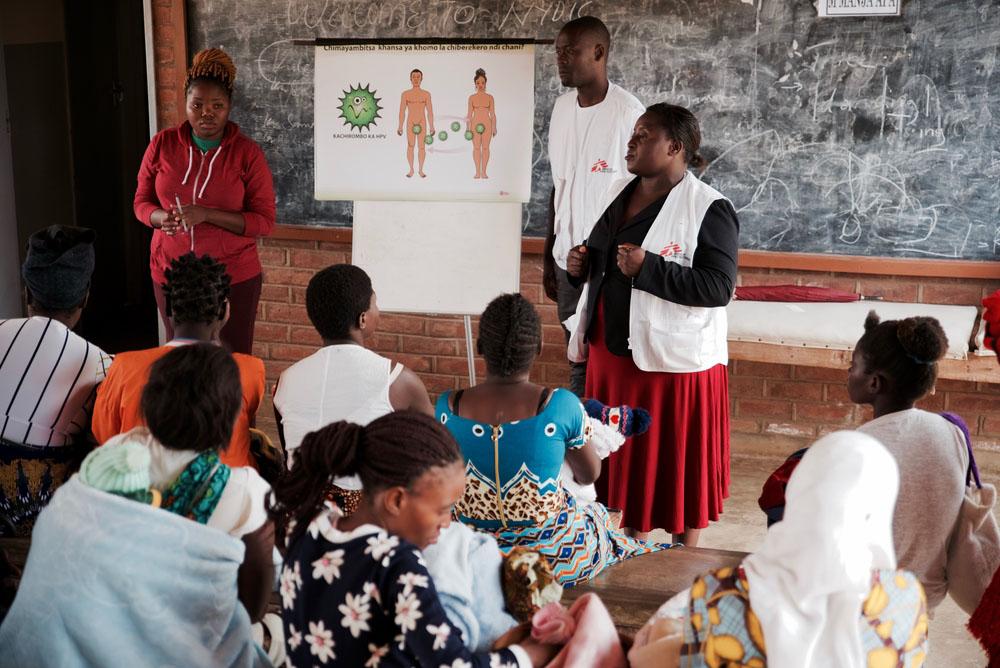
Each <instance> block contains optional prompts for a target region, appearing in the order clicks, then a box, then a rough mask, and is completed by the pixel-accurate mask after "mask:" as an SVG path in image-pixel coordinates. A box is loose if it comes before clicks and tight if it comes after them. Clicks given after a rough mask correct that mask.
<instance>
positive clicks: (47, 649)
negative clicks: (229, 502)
mask: <svg viewBox="0 0 1000 668" xmlns="http://www.w3.org/2000/svg"><path fill="white" fill-rule="evenodd" d="M243 554H244V546H243V543H242V542H241V541H239V540H237V539H235V538H232V537H231V536H228V535H227V534H226V533H224V532H222V531H219V530H218V529H213V528H210V527H206V526H202V525H201V524H198V523H196V522H192V521H190V520H188V519H185V518H183V517H180V516H178V515H175V514H173V513H169V512H166V511H164V510H159V509H157V508H153V507H151V506H148V505H143V504H141V503H138V502H136V501H131V500H129V499H125V498H122V497H119V496H115V495H112V494H108V493H106V492H102V491H100V490H97V489H94V488H92V487H88V486H87V485H85V484H83V483H82V482H80V480H79V479H78V478H77V477H76V476H74V477H73V478H71V479H70V480H69V482H67V483H66V484H65V485H63V486H62V487H60V488H59V489H58V490H57V491H56V493H55V495H54V496H53V497H52V502H51V503H50V504H49V505H48V507H47V508H46V509H45V510H43V511H42V513H41V515H40V516H39V518H38V521H37V523H36V524H35V531H34V534H33V536H32V545H31V551H30V552H29V554H28V562H27V564H26V565H25V569H24V577H23V578H22V580H21V586H20V589H19V590H18V593H17V598H16V599H15V600H14V605H13V606H12V607H11V609H10V612H9V613H8V615H7V618H6V619H5V620H4V623H3V626H2V627H0V647H3V648H4V649H3V652H2V653H0V666H4V667H6V666H82V665H97V666H153V665H174V666H268V665H270V663H269V662H268V660H267V657H266V656H265V655H264V654H263V652H262V651H261V650H260V649H259V648H258V647H257V646H256V645H255V644H254V643H253V640H252V639H251V635H250V617H249V615H248V614H247V612H246V610H245V609H244V607H243V606H242V605H241V604H240V602H239V600H238V598H237V593H236V574H237V569H238V568H239V566H240V563H241V562H242V561H243Z"/></svg>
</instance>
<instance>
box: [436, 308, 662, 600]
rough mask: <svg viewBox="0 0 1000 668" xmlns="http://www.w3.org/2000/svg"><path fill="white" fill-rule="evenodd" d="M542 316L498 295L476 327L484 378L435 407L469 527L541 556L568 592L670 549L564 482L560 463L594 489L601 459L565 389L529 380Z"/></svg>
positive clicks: (576, 403)
mask: <svg viewBox="0 0 1000 668" xmlns="http://www.w3.org/2000/svg"><path fill="white" fill-rule="evenodd" d="M541 335H542V332H541V323H540V321H539V318H538V313H537V312H536V311H535V308H534V307H533V306H532V305H531V303H530V302H528V300H526V299H525V298H524V297H522V296H521V295H519V294H508V295H501V296H500V297H497V298H496V299H494V300H493V301H492V302H490V304H489V305H488V306H487V307H486V310H485V311H484V312H483V315H482V318H481V319H480V321H479V340H478V344H477V346H478V351H479V354H480V355H482V356H483V357H484V358H485V359H486V381H485V382H484V383H482V384H480V385H477V386H476V387H473V388H471V389H469V390H467V391H458V392H455V393H451V392H445V393H444V394H442V395H441V397H440V398H439V399H438V402H437V406H436V408H435V410H436V412H437V415H438V417H439V419H440V421H441V423H442V424H444V425H445V426H446V427H448V429H449V430H450V431H451V433H452V434H454V436H455V438H456V440H457V441H458V444H459V446H460V447H461V448H462V455H463V456H464V457H465V460H466V467H465V472H466V480H467V486H466V490H465V495H464V496H463V497H462V499H461V500H460V501H459V503H458V506H457V508H456V512H457V515H458V517H459V519H460V520H461V521H462V522H465V523H467V524H471V525H472V526H473V527H475V528H477V529H480V530H483V531H488V532H490V533H491V534H492V535H493V536H494V537H495V538H496V540H497V542H498V543H499V545H500V549H501V550H503V551H504V552H505V553H506V552H509V551H510V550H511V549H512V548H514V547H516V546H519V545H521V546H525V547H532V548H535V549H537V550H539V551H540V552H541V553H542V554H544V555H545V556H546V557H547V558H548V559H549V561H550V562H551V564H552V567H553V570H554V571H555V574H556V577H557V578H558V580H559V582H560V583H561V584H563V585H572V584H575V583H577V582H581V581H584V580H588V579H590V578H592V577H594V576H595V575H597V574H598V573H600V572H601V571H602V570H604V569H605V568H606V567H608V566H610V565H611V564H614V563H617V562H619V561H622V560H624V559H628V558H629V557H633V556H636V555H639V554H646V553H648V552H653V551H655V550H660V549H663V548H664V547H666V545H660V544H652V543H645V542H642V541H637V540H634V539H631V538H629V537H627V536H625V534H623V533H621V532H619V531H617V530H615V529H614V528H613V527H612V525H611V522H610V520H609V519H608V513H607V509H606V508H605V507H604V506H602V505H601V504H599V503H591V504H587V505H584V506H579V505H578V504H577V502H576V500H575V498H574V497H573V496H572V495H571V494H567V493H566V492H565V491H564V490H563V487H562V483H561V482H560V479H559V470H560V467H561V466H562V463H563V460H565V461H566V462H568V464H569V466H570V468H571V469H572V472H573V477H574V479H575V480H576V482H578V483H580V484H581V485H588V484H591V483H593V482H594V480H595V479H596V478H597V476H598V474H599V473H600V469H601V463H600V459H599V457H598V456H597V454H595V452H594V450H593V446H592V445H591V444H590V443H588V442H587V433H586V430H585V424H586V421H585V417H586V413H585V411H584V408H583V406H582V404H581V403H580V400H579V399H577V398H576V396H575V395H574V394H573V393H572V392H569V391H568V390H562V389H556V390H553V391H549V390H548V389H547V388H543V387H541V386H539V385H536V384H534V383H532V382H531V381H530V380H529V375H530V372H531V365H532V363H533V362H534V361H535V358H536V357H537V356H538V354H539V352H540V351H541V342H542V336H541Z"/></svg>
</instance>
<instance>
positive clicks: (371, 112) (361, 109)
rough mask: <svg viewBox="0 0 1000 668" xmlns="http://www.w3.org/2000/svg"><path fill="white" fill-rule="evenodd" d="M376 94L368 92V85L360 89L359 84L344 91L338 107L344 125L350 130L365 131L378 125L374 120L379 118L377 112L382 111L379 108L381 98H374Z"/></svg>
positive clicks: (371, 91) (372, 91)
mask: <svg viewBox="0 0 1000 668" xmlns="http://www.w3.org/2000/svg"><path fill="white" fill-rule="evenodd" d="M376 92H377V91H374V90H369V89H368V84H365V86H364V88H362V87H361V84H360V83H358V85H357V86H355V87H353V88H349V89H348V90H345V91H344V97H342V98H340V100H339V101H340V106H339V107H338V109H340V117H341V118H343V119H344V125H349V126H350V127H351V129H352V130H354V129H357V130H367V129H368V127H369V126H371V125H378V124H377V123H376V122H375V119H376V118H381V116H379V113H378V112H380V111H382V107H381V106H379V102H380V101H381V99H382V98H379V97H375V93H376Z"/></svg>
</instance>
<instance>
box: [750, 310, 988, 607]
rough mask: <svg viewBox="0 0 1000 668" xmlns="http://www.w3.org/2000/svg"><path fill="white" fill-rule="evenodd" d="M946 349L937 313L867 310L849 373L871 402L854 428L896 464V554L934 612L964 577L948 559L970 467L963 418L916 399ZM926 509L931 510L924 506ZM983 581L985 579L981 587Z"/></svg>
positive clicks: (770, 488) (851, 391)
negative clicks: (898, 316)
mask: <svg viewBox="0 0 1000 668" xmlns="http://www.w3.org/2000/svg"><path fill="white" fill-rule="evenodd" d="M947 349H948V340H947V338H946V337H945V334H944V331H943V330H942V329H941V325H940V323H939V322H938V321H937V320H936V319H934V318H927V317H913V318H904V319H902V320H887V321H885V322H880V321H879V317H878V315H876V314H875V312H874V311H872V312H871V313H869V314H868V317H867V319H866V320H865V333H864V335H863V336H862V337H861V338H860V339H859V340H858V343H857V344H856V345H855V347H854V355H853V357H852V359H851V368H850V371H849V372H848V376H847V392H848V395H849V396H850V398H851V401H853V402H855V403H857V404H867V405H870V406H871V407H872V409H873V411H874V418H873V419H872V420H871V421H870V422H868V423H866V424H864V425H862V426H861V427H859V429H858V431H861V432H863V433H866V434H868V435H870V436H873V437H874V438H876V439H877V440H878V441H879V442H880V443H882V445H884V446H885V447H886V449H887V450H888V451H889V453H890V454H892V456H893V457H894V458H895V460H896V464H897V465H898V466H899V480H900V482H899V500H898V502H897V503H896V510H895V514H894V516H893V525H892V532H893V542H894V545H895V549H896V557H897V558H898V560H899V564H900V566H902V567H903V568H906V569H907V570H909V571H911V572H913V574H914V575H916V576H917V578H918V579H919V580H920V583H921V584H922V585H923V587H924V591H925V592H926V593H927V604H928V607H929V608H930V610H932V611H933V610H934V608H935V607H937V605H938V603H940V602H941V600H942V599H944V597H945V595H946V594H947V593H948V580H949V577H969V575H968V574H966V573H962V572H961V571H962V568H961V565H959V564H951V565H949V559H948V543H949V538H950V537H951V535H952V529H953V528H954V526H955V522H956V520H957V519H958V513H959V509H960V508H961V506H962V500H963V498H964V497H965V485H966V470H967V469H968V467H969V455H968V446H967V445H966V437H965V435H964V434H963V431H962V429H961V428H960V427H958V426H957V425H956V422H961V420H960V419H959V418H957V416H951V415H949V416H948V417H945V416H943V415H939V414H937V413H930V412H928V411H925V410H921V409H919V408H916V407H915V406H914V404H915V403H916V402H917V401H919V400H920V399H922V398H923V397H925V396H926V395H927V394H928V393H929V392H930V391H931V390H932V389H933V388H934V381H935V380H936V379H937V362H938V360H940V359H941V357H943V356H944V353H945V351H946V350H947ZM796 454H798V453H796ZM794 458H795V455H793V456H792V457H791V458H790V459H789V462H786V464H785V465H784V466H782V468H781V469H779V471H777V472H776V475H774V476H772V479H771V480H769V481H768V483H767V484H765V495H764V496H762V497H761V505H762V506H769V507H771V508H774V507H776V506H778V505H780V500H779V497H780V489H779V488H780V486H781V482H780V481H779V480H777V478H778V477H780V474H781V473H782V471H784V473H785V474H787V473H788V472H789V469H790V468H791V467H794V462H793V461H792V460H793V459H794ZM786 479H787V478H786ZM927 508H934V509H935V512H933V513H927V511H926V509H927ZM765 512H767V509H766V508H765ZM772 514H773V511H772ZM775 519H777V516H776V515H775ZM987 584H988V578H987V581H984V582H982V583H981V587H980V590H982V589H985V588H986V585H987ZM968 612H971V610H969V611H968Z"/></svg>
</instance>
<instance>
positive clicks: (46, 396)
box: [0, 316, 111, 447]
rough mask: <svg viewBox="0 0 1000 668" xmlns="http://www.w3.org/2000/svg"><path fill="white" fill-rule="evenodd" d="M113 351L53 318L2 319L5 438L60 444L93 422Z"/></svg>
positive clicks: (0, 400) (0, 407)
mask: <svg viewBox="0 0 1000 668" xmlns="http://www.w3.org/2000/svg"><path fill="white" fill-rule="evenodd" d="M110 365H111V356H110V355H108V354H107V353H105V352H104V351H103V350H101V349H100V348H98V347H97V346H95V345H93V344H91V343H89V342H87V341H86V340H85V339H83V338H82V337H80V336H78V335H77V334H75V333H73V332H72V331H71V330H70V329H69V328H68V327H66V325H64V324H62V323H61V322H59V321H58V320H53V319H52V318H43V317H40V316H34V317H31V318H11V319H9V320H0V439H3V440H6V441H11V442H13V443H21V444H25V445H34V446H50V447H58V446H64V445H69V444H71V443H72V441H73V438H74V436H76V435H77V434H79V433H80V432H81V431H83V430H88V429H89V426H90V414H91V411H92V410H93V407H94V397H95V395H96V394H97V385H98V384H99V383H100V382H101V381H102V380H104V376H105V375H106V374H107V370H108V367H109V366H110Z"/></svg>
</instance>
